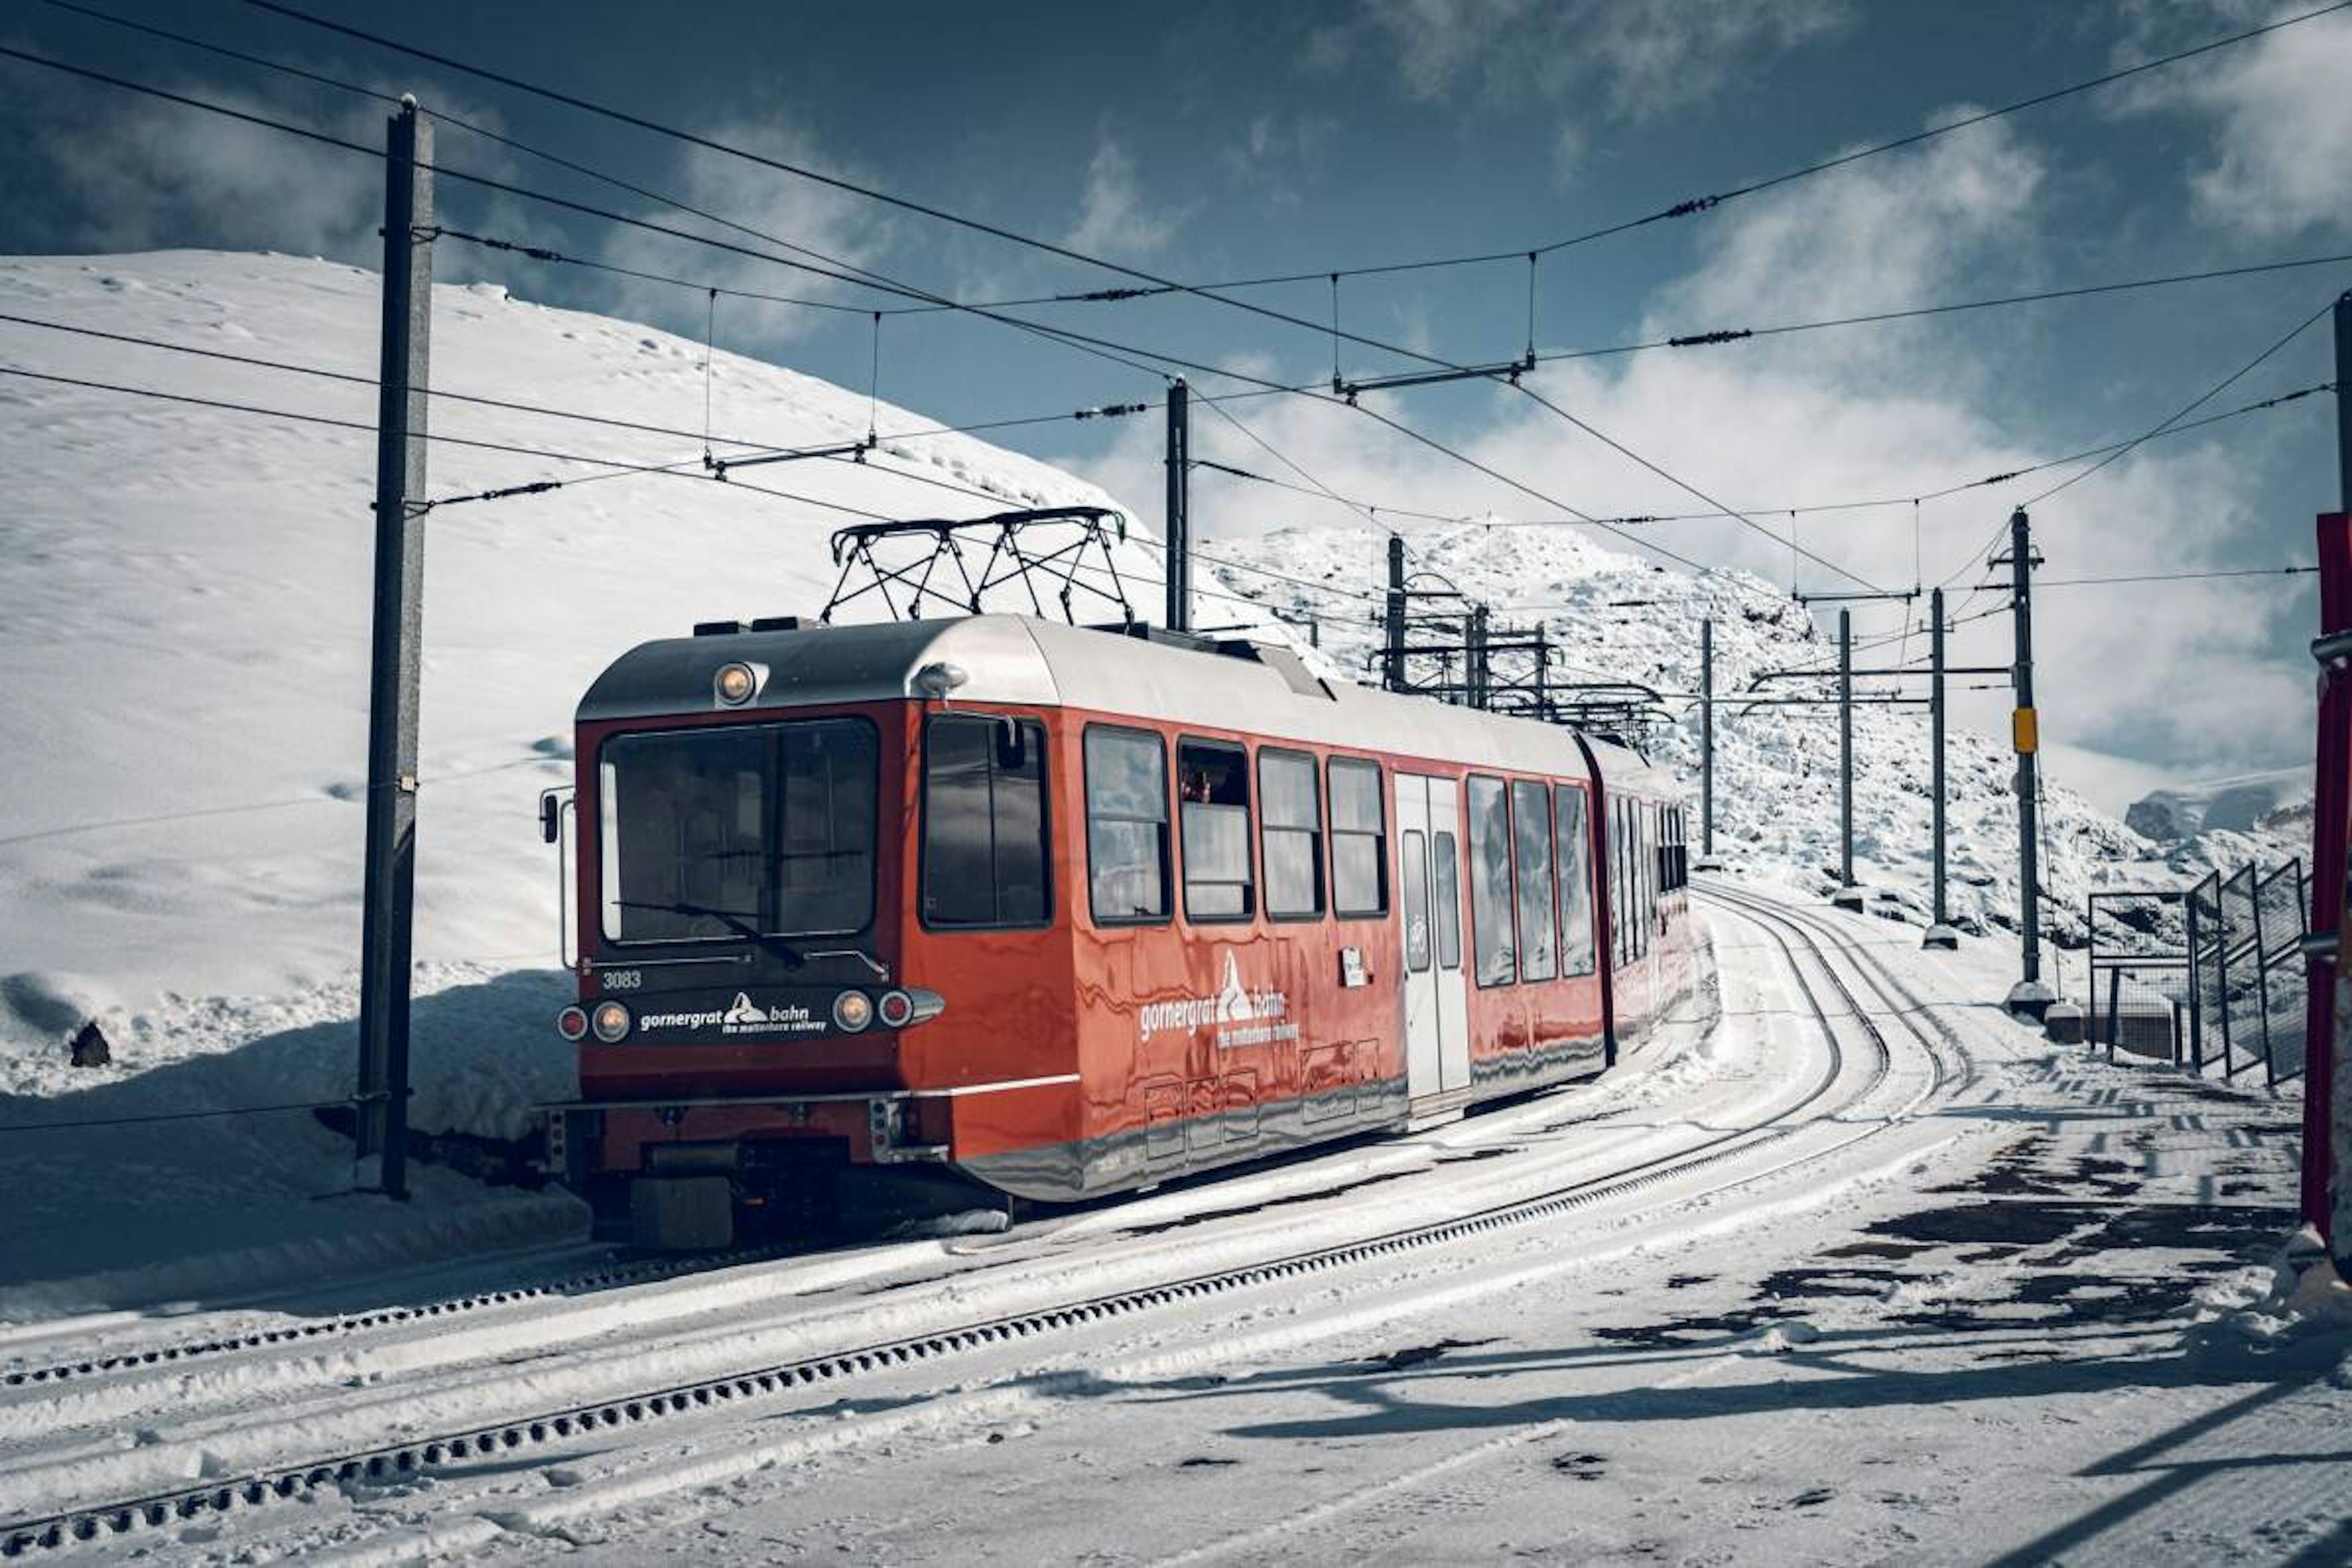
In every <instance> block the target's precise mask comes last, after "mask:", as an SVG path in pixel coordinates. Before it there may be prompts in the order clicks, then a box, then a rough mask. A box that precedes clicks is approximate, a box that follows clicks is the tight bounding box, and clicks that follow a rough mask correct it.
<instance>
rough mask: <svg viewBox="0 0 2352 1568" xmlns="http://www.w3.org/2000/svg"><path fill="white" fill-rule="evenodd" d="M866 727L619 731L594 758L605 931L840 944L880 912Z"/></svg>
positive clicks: (620, 938)
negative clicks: (822, 939)
mask: <svg viewBox="0 0 2352 1568" xmlns="http://www.w3.org/2000/svg"><path fill="white" fill-rule="evenodd" d="M878 750H879V748H878V746H877V742H876V740H875V734H874V727H873V726H872V725H871V724H868V723H866V721H863V720H813V721H803V722H799V723H792V724H763V725H760V726H757V727H751V726H745V727H740V728H730V729H726V730H696V731H665V732H661V733H655V734H638V735H621V736H616V737H614V739H613V740H611V741H608V742H605V744H604V750H603V752H602V753H601V755H600V756H599V758H598V778H599V783H600V786H601V793H602V796H603V799H602V816H603V822H604V834H603V837H604V866H603V873H604V875H603V882H604V935H605V936H606V937H607V938H608V939H610V940H612V941H614V942H709V941H723V940H727V939H730V938H742V937H746V936H749V935H751V934H754V933H757V934H760V935H775V936H840V935H847V934H850V933H853V932H856V931H864V930H865V929H866V925H867V923H868V922H869V921H872V919H873V917H874V838H875V820H874V816H875V801H876V795H875V770H876V766H877V756H878Z"/></svg>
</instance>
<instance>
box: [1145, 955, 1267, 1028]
mask: <svg viewBox="0 0 2352 1568" xmlns="http://www.w3.org/2000/svg"><path fill="white" fill-rule="evenodd" d="M1289 1015H1290V998H1289V997H1288V996H1286V995H1285V994H1283V993H1282V992H1281V991H1280V990H1278V989H1276V988H1274V987H1272V986H1269V987H1267V988H1266V989H1265V990H1262V991H1253V990H1251V989H1250V988H1249V987H1248V986H1246V985H1244V984H1242V966H1241V962H1240V960H1239V959H1237V958H1236V957H1235V956H1234V953H1233V952H1230V951H1229V952H1226V953H1225V955H1224V974H1223V981H1222V983H1221V984H1219V985H1218V987H1217V990H1216V992H1215V994H1213V995H1207V996H1185V997H1181V998H1179V999H1178V1000H1175V1001H1172V1002H1150V1003H1147V1004H1145V1005H1144V1006H1143V1007H1142V1009H1141V1010H1140V1012H1139V1014H1138V1016H1137V1018H1136V1026H1137V1028H1138V1030H1139V1032H1140V1033H1141V1035H1142V1037H1144V1038H1145V1039H1147V1040H1148V1039H1150V1038H1151V1037H1152V1036H1154V1035H1156V1034H1159V1033H1160V1032H1162V1031H1175V1030H1182V1031H1184V1032H1186V1033H1188V1034H1189V1033H1191V1032H1192V1031H1194V1030H1198V1029H1205V1028H1214V1029H1215V1030H1216V1032H1217V1044H1218V1046H1219V1047H1229V1046H1260V1045H1265V1044H1267V1043H1268V1042H1270V1041H1275V1040H1295V1039H1297V1037H1298V1026H1297V1025H1296V1024H1286V1023H1280V1022H1276V1020H1278V1019H1282V1018H1286V1017H1288V1016H1289Z"/></svg>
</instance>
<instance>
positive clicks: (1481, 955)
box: [1470, 773, 1519, 985]
mask: <svg viewBox="0 0 2352 1568" xmlns="http://www.w3.org/2000/svg"><path fill="white" fill-rule="evenodd" d="M1470 935H1471V941H1472V942H1473V943H1474V944H1475V948H1476V952H1477V959H1478V984H1481V985H1508V984H1512V983H1513V982H1514V981H1516V980H1517V979H1518V977H1519V962H1518V952H1517V936H1516V934H1515V933H1514V931H1513V930H1512V920H1511V815H1510V812H1509V810H1508V809H1507V805H1506V801H1505V797H1504V794H1503V781H1502V780H1500V779H1488V778H1480V777H1479V776H1478V775H1476V774H1475V773H1473V774H1472V775H1471V776H1470Z"/></svg>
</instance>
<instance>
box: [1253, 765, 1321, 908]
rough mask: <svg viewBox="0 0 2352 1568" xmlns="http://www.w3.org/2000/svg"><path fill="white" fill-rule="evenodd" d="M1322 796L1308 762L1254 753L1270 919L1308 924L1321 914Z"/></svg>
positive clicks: (1266, 901)
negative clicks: (1302, 921) (1255, 754)
mask: <svg viewBox="0 0 2352 1568" xmlns="http://www.w3.org/2000/svg"><path fill="white" fill-rule="evenodd" d="M1321 797H1322V792H1321V791H1320V790H1318V789H1317V788H1316V787H1315V759H1314V758H1313V757H1310V756H1308V755H1307V753H1306V752H1277V751H1276V750H1274V749H1273V748H1272V747H1270V746H1269V747H1265V748H1264V749H1262V750H1260V751H1259V752H1258V754H1257V798H1258V812H1259V817H1260V824H1261V826H1260V827H1259V833H1260V836H1261V840H1262V842H1261V844H1260V847H1259V855H1260V857H1261V858H1263V859H1264V861H1265V912H1266V915H1267V918H1269V919H1272V920H1308V919H1313V918H1314V917H1316V916H1318V915H1320V914H1321V913H1322V912H1323V813H1322V806H1321Z"/></svg>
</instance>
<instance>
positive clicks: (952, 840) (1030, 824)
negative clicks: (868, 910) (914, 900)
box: [923, 717, 1050, 926]
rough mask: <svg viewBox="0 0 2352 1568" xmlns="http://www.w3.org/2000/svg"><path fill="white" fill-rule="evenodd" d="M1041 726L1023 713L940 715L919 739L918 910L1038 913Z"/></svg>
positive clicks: (1024, 919)
mask: <svg viewBox="0 0 2352 1568" xmlns="http://www.w3.org/2000/svg"><path fill="white" fill-rule="evenodd" d="M1048 864H1049V856H1048V853H1047V847H1046V842H1045V730H1044V728H1043V727H1042V726H1040V725H1037V724H1035V723H1033V722H1031V721H1027V720H1016V721H1009V722H1008V721H1004V720H1002V719H984V718H978V717H974V718H968V719H967V718H939V719H934V720H932V721H930V723H929V725H928V726H926V727H925V730H924V739H923V919H924V920H925V921H928V922H929V923H930V924H932V925H941V926H1017V925H1037V924H1041V923H1043V922H1044V921H1045V918H1046V915H1047V912H1048V910H1049V908H1050V905H1049V903H1048V899H1047V890H1046V878H1047V869H1046V868H1047V866H1048Z"/></svg>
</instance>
